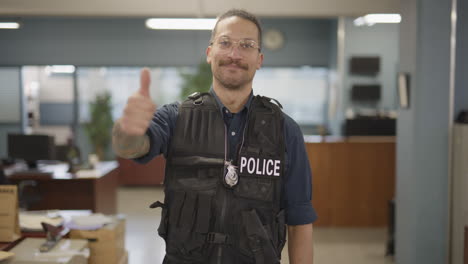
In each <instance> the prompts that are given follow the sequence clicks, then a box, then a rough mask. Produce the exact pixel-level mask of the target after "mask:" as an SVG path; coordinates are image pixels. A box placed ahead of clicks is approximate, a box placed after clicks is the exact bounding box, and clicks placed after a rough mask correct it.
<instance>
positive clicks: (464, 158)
mask: <svg viewBox="0 0 468 264" xmlns="http://www.w3.org/2000/svg"><path fill="white" fill-rule="evenodd" d="M452 179H453V184H452V186H453V189H452V235H451V239H452V248H451V251H452V264H463V249H464V227H465V226H468V124H455V127H454V131H453V178H452ZM467 242H468V241H467Z"/></svg>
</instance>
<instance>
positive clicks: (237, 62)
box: [113, 9, 316, 264]
mask: <svg viewBox="0 0 468 264" xmlns="http://www.w3.org/2000/svg"><path fill="white" fill-rule="evenodd" d="M261 36H262V32H261V27H260V24H259V22H258V20H257V18H256V17H255V16H254V15H252V14H250V13H248V12H246V11H244V10H237V9H232V10H229V11H227V12H226V13H224V14H222V15H221V16H220V17H219V18H218V20H217V23H216V26H215V28H214V30H213V32H212V36H211V40H210V44H209V46H208V47H207V49H206V58H207V59H206V60H207V62H208V63H209V64H210V65H211V70H212V73H213V83H212V87H211V90H210V92H209V93H195V94H192V95H191V96H189V98H188V99H187V100H185V101H184V102H183V103H182V104H178V103H174V104H168V105H164V106H163V107H161V108H160V109H159V110H158V111H156V106H155V105H154V104H153V102H152V100H151V98H150V94H149V85H150V77H149V71H148V69H143V70H142V72H141V77H140V79H141V83H140V89H139V90H138V91H137V92H136V93H135V94H133V95H132V96H131V97H130V98H129V99H128V102H127V105H126V107H125V110H124V113H123V115H122V117H121V118H120V119H119V120H117V121H116V123H115V125H114V130H113V148H114V150H115V152H116V153H117V154H118V155H119V156H121V157H124V158H128V159H134V160H135V161H137V162H140V163H145V162H148V161H149V160H151V159H152V158H154V157H155V156H157V155H159V154H161V153H163V154H164V156H165V157H166V160H167V161H166V176H165V182H164V185H165V190H164V192H165V199H164V202H160V201H157V202H155V203H154V204H152V205H151V207H153V208H157V207H159V208H161V209H162V215H161V223H160V224H159V228H158V233H159V235H160V236H161V237H163V238H164V240H165V242H166V256H165V259H164V263H166V264H180V263H200V264H202V263H203V264H206V263H222V264H230V263H235V264H243V263H246V264H247V263H257V264H259V263H262V264H273V263H280V259H281V251H282V249H283V246H284V245H285V242H286V231H287V232H288V240H289V242H288V248H289V259H290V263H291V264H300V263H307V264H310V263H313V244H312V222H313V221H315V219H316V214H315V211H314V209H313V207H312V205H311V203H310V200H311V188H312V187H311V171H310V167H309V162H308V158H307V153H306V151H305V146H304V140H303V136H302V134H301V132H300V130H299V127H298V125H297V124H296V123H295V122H294V121H293V120H292V119H291V118H290V117H289V116H287V115H286V114H284V113H283V112H282V111H281V105H280V104H279V102H277V101H276V100H273V99H270V98H268V97H263V96H254V95H253V90H252V80H253V78H254V76H255V72H256V70H258V69H259V68H260V67H261V65H262V62H263V53H262V52H261V44H262V43H261V41H262V38H261ZM286 88H287V87H285V89H286Z"/></svg>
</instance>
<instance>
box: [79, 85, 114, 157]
mask: <svg viewBox="0 0 468 264" xmlns="http://www.w3.org/2000/svg"><path fill="white" fill-rule="evenodd" d="M89 110H90V120H89V122H88V123H86V124H85V129H86V132H87V134H88V138H89V141H90V142H91V145H92V146H93V148H94V152H95V153H96V154H97V156H98V157H99V159H100V160H105V153H106V150H107V148H108V147H109V144H110V142H111V139H112V135H111V130H112V125H113V120H112V102H111V95H110V93H109V92H107V91H106V92H104V93H103V94H100V95H97V96H96V98H95V100H94V101H92V102H90V103H89Z"/></svg>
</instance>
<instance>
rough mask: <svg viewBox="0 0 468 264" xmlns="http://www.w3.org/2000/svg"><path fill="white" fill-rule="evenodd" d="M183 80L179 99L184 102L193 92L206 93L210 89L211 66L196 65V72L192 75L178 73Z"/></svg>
mask: <svg viewBox="0 0 468 264" xmlns="http://www.w3.org/2000/svg"><path fill="white" fill-rule="evenodd" d="M180 75H181V77H182V79H183V84H182V93H181V95H180V96H181V99H182V100H185V99H187V97H188V96H189V95H191V94H193V93H194V92H200V93H202V92H208V91H209V90H210V87H211V82H212V80H213V79H212V74H211V66H210V65H209V64H208V63H206V62H204V61H203V62H201V63H200V64H198V67H197V71H196V72H195V73H193V74H189V73H184V72H180Z"/></svg>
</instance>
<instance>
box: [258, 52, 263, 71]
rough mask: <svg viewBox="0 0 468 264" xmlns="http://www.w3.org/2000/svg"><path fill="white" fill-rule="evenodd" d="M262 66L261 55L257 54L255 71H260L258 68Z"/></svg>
mask: <svg viewBox="0 0 468 264" xmlns="http://www.w3.org/2000/svg"><path fill="white" fill-rule="evenodd" d="M262 64H263V53H260V54H258V58H257V70H258V69H260V67H262Z"/></svg>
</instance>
